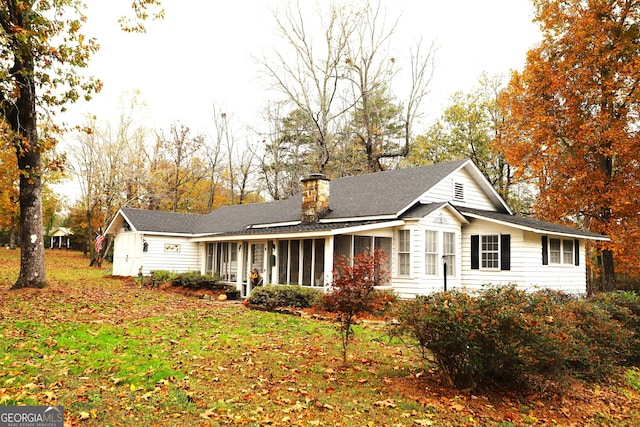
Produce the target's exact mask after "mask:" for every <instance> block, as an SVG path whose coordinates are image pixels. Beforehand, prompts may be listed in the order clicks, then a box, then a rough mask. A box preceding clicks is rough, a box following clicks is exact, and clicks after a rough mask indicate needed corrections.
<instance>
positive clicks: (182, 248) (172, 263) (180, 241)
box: [140, 235, 204, 275]
mask: <svg viewBox="0 0 640 427" xmlns="http://www.w3.org/2000/svg"><path fill="white" fill-rule="evenodd" d="M143 237H144V240H145V241H146V242H147V251H146V252H142V248H140V253H141V254H142V274H144V275H147V274H150V273H151V272H153V271H159V270H168V271H171V272H173V273H186V272H189V271H200V270H201V262H200V259H201V251H200V244H198V243H194V242H191V241H189V239H188V238H185V237H175V236H151V235H145V236H143ZM140 245H142V243H140ZM202 252H203V254H202V255H204V249H203V250H202Z"/></svg>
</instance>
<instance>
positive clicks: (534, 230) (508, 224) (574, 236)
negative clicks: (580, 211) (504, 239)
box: [465, 212, 611, 242]
mask: <svg viewBox="0 0 640 427" xmlns="http://www.w3.org/2000/svg"><path fill="white" fill-rule="evenodd" d="M465 216H469V217H471V218H476V219H481V220H483V221H488V222H492V223H494V224H500V225H504V226H505V227H511V228H517V229H519V230H524V231H530V232H532V233H536V234H548V235H554V236H562V237H570V238H572V239H586V240H601V241H604V242H608V241H610V240H611V239H610V238H608V237H607V236H584V235H581V234H573V233H560V232H557V231H549V230H541V229H539V228H532V227H527V226H526V225H520V224H514V223H512V222H507V221H500V220H498V219H493V218H487V217H486V216H482V215H476V214H472V213H468V212H465Z"/></svg>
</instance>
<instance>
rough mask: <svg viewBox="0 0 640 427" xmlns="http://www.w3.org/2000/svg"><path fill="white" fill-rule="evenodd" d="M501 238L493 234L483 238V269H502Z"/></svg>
mask: <svg viewBox="0 0 640 427" xmlns="http://www.w3.org/2000/svg"><path fill="white" fill-rule="evenodd" d="M499 241H500V239H499V236H498V235H497V234H492V235H488V236H482V241H481V247H480V256H481V260H482V268H499V267H500V245H499Z"/></svg>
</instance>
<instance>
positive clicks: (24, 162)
mask: <svg viewBox="0 0 640 427" xmlns="http://www.w3.org/2000/svg"><path fill="white" fill-rule="evenodd" d="M0 5H1V6H2V7H0V120H2V121H3V127H2V129H3V136H4V138H5V140H8V141H10V144H11V145H12V147H13V149H14V150H15V153H16V156H17V166H18V170H17V174H18V175H19V189H20V202H19V205H20V233H21V261H20V275H19V277H18V280H17V281H16V283H15V284H14V288H22V287H43V286H46V283H47V282H46V275H45V266H44V241H43V232H42V222H43V221H42V159H41V156H42V153H43V152H45V151H47V150H49V149H51V147H52V145H53V143H54V142H55V141H54V140H53V139H51V138H46V137H43V136H42V135H39V133H38V122H39V117H38V115H39V112H38V110H37V107H40V108H43V109H45V110H46V111H47V112H55V110H57V109H60V108H63V107H64V105H65V104H66V103H68V102H74V101H76V100H77V99H78V98H79V97H80V96H81V94H82V93H85V94H91V93H92V92H93V91H95V90H97V89H99V83H98V82H96V81H94V80H92V79H83V78H81V76H79V75H78V73H77V69H78V68H82V67H85V66H86V65H87V61H88V59H89V56H90V55H91V54H92V53H93V52H95V51H96V50H97V48H98V46H97V44H96V43H95V42H94V40H91V39H87V38H85V37H84V36H83V35H82V34H81V33H80V28H81V26H82V22H83V21H84V16H82V13H81V8H82V3H80V2H79V1H76V0H57V1H55V2H46V1H34V0H12V1H2V2H0Z"/></svg>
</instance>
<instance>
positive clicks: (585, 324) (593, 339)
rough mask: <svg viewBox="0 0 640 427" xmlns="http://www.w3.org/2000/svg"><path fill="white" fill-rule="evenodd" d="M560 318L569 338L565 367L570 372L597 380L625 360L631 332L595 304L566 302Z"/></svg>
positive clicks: (590, 301) (586, 301)
mask: <svg viewBox="0 0 640 427" xmlns="http://www.w3.org/2000/svg"><path fill="white" fill-rule="evenodd" d="M563 315H564V316H563V319H564V325H563V327H564V328H565V330H566V333H567V334H568V335H569V336H570V337H571V339H570V340H569V341H568V343H569V345H571V348H570V352H569V354H568V356H567V360H566V364H567V367H568V368H569V369H570V371H571V372H572V373H574V374H576V375H578V376H580V377H583V378H587V379H599V378H602V377H604V376H605V375H607V374H609V373H611V372H612V371H613V369H614V368H615V366H618V365H621V364H623V363H624V361H625V360H626V359H627V356H628V351H627V350H628V342H629V341H630V339H631V337H632V333H631V331H630V330H628V329H625V328H624V327H623V325H622V324H621V323H620V322H618V321H617V320H615V319H613V318H612V316H611V314H610V313H609V312H607V311H606V310H605V309H603V308H602V307H600V305H599V304H598V303H597V302H596V301H593V300H590V299H587V300H579V301H574V302H570V303H568V304H566V305H565V306H564V310H563Z"/></svg>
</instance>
